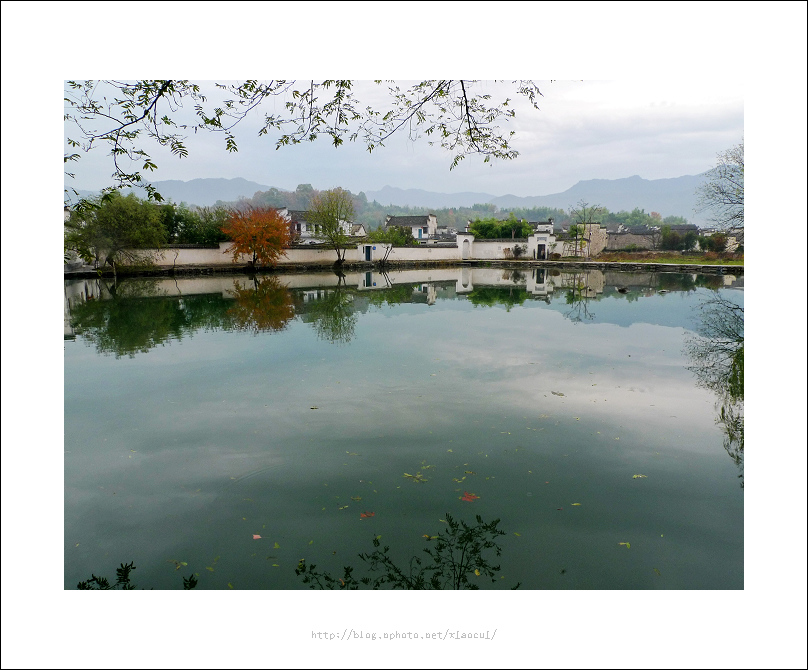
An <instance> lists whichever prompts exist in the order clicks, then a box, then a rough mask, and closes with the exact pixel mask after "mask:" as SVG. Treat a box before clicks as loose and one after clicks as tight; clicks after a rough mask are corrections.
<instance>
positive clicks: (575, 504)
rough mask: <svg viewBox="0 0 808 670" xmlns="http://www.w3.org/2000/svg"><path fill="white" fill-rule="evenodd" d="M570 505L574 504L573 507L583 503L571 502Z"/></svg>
mask: <svg viewBox="0 0 808 670" xmlns="http://www.w3.org/2000/svg"><path fill="white" fill-rule="evenodd" d="M570 505H572V506H573V507H580V506H581V503H570Z"/></svg>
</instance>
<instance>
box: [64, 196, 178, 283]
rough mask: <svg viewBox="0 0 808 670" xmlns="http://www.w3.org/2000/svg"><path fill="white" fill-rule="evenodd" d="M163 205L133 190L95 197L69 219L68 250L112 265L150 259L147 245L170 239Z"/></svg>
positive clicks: (156, 247) (160, 244)
mask: <svg viewBox="0 0 808 670" xmlns="http://www.w3.org/2000/svg"><path fill="white" fill-rule="evenodd" d="M162 218H163V217H162V215H161V213H160V208H159V207H158V206H156V205H155V204H154V203H151V202H147V201H142V200H140V199H139V198H137V197H136V196H135V195H134V194H133V193H130V194H129V195H127V196H126V197H123V196H122V195H121V194H120V192H119V191H111V192H109V193H107V194H105V195H104V196H101V197H98V198H95V199H94V200H93V201H92V207H88V208H83V209H79V210H74V211H72V212H71V213H70V218H69V219H68V220H67V221H66V222H65V232H64V247H65V251H69V250H70V251H75V252H76V253H77V254H78V255H79V257H81V258H82V259H83V260H84V261H85V262H86V263H93V262H94V263H96V264H97V265H100V266H104V265H107V264H109V265H111V266H112V268H113V270H114V271H116V272H117V270H116V266H117V265H119V264H142V263H145V262H149V260H150V259H149V258H148V257H147V255H146V254H144V252H143V251H141V250H144V249H153V250H159V249H160V248H161V247H163V246H164V245H165V243H166V232H165V228H164V226H163V220H162Z"/></svg>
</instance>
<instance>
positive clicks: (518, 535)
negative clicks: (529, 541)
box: [514, 533, 522, 537]
mask: <svg viewBox="0 0 808 670" xmlns="http://www.w3.org/2000/svg"><path fill="white" fill-rule="evenodd" d="M514 535H516V537H522V536H521V535H520V534H519V533H514Z"/></svg>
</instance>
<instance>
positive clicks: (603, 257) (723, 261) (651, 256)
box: [592, 251, 743, 266]
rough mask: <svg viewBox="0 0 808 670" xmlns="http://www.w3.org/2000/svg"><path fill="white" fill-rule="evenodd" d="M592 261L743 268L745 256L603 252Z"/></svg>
mask: <svg viewBox="0 0 808 670" xmlns="http://www.w3.org/2000/svg"><path fill="white" fill-rule="evenodd" d="M592 260H595V261H601V262H605V263H674V264H677V265H740V266H743V254H727V253H721V254H719V253H714V252H711V251H708V252H705V253H684V254H679V253H675V252H664V251H660V252H645V253H637V252H628V251H622V252H621V251H617V252H603V253H601V254H598V256H597V257H595V258H593V259H592Z"/></svg>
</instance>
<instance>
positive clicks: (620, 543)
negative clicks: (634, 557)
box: [617, 542, 631, 549]
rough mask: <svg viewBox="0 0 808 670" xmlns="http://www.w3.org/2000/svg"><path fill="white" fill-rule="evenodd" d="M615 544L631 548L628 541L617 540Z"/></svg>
mask: <svg viewBox="0 0 808 670" xmlns="http://www.w3.org/2000/svg"><path fill="white" fill-rule="evenodd" d="M617 544H619V545H620V546H621V547H625V548H626V549H631V543H630V542H618V543H617Z"/></svg>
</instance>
